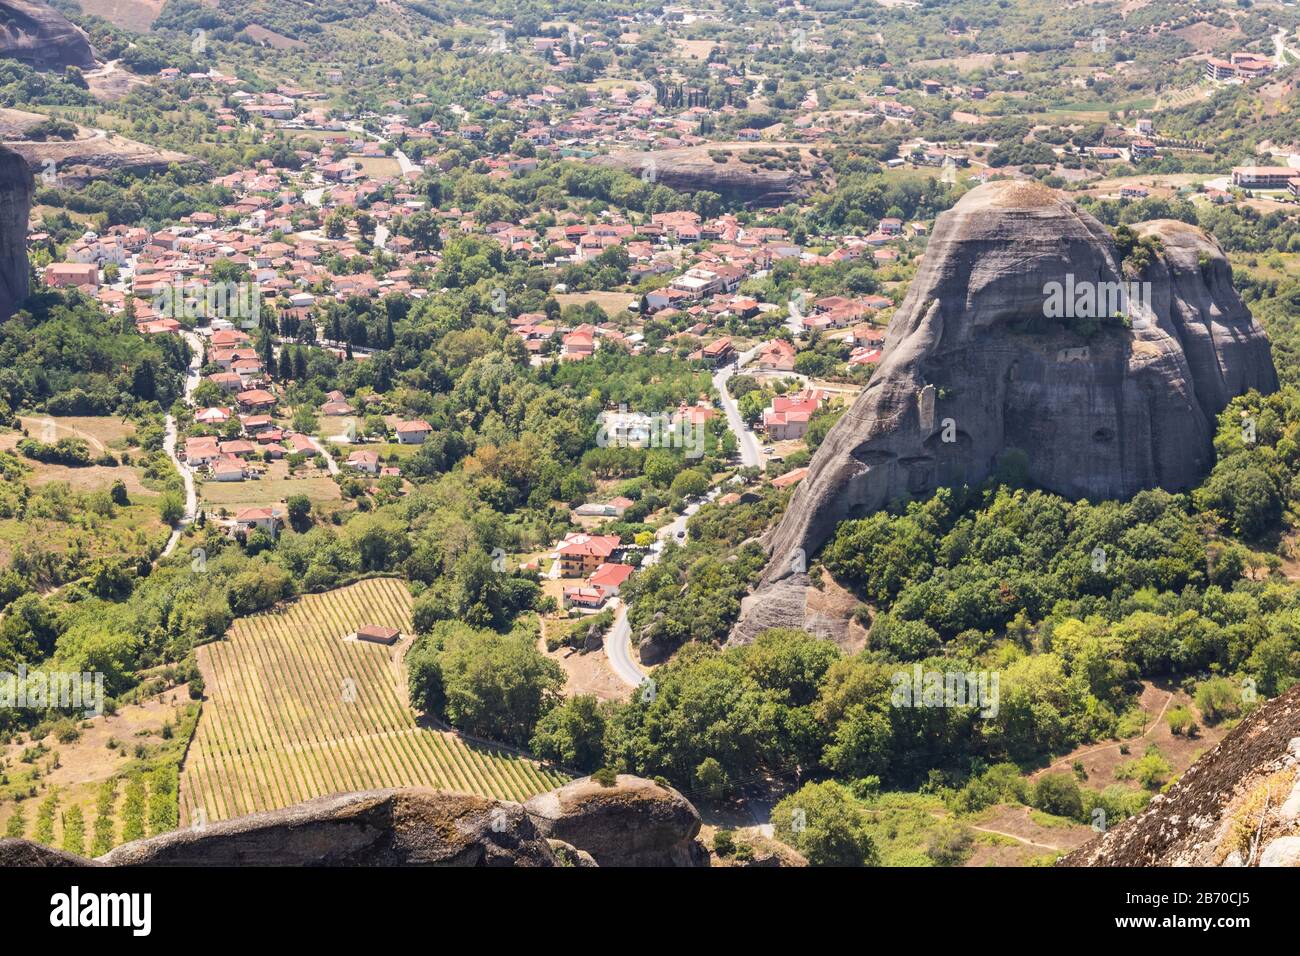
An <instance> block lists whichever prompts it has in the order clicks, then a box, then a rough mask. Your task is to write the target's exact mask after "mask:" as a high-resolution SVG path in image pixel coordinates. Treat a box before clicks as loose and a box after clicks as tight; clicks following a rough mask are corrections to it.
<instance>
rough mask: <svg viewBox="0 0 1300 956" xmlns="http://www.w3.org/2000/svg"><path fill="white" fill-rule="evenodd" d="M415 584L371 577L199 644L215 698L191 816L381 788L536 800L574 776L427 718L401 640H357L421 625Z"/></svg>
mask: <svg viewBox="0 0 1300 956" xmlns="http://www.w3.org/2000/svg"><path fill="white" fill-rule="evenodd" d="M410 613H411V597H410V594H409V592H408V591H407V589H406V586H405V584H404V583H403V582H401V581H398V580H395V579H391V578H372V579H369V580H366V581H361V582H359V583H357V584H354V585H350V586H348V587H345V588H339V589H336V590H334V591H330V592H327V593H325V594H313V595H307V596H305V597H303V598H301V599H300V600H297V601H294V602H292V603H290V604H288V605H286V606H284V607H281V608H277V609H275V610H272V611H267V612H264V613H261V614H256V615H253V616H252V617H247V618H241V619H240V620H238V621H236V622H235V624H234V626H233V627H232V628H231V630H230V633H229V634H228V635H227V639H226V640H223V641H220V642H217V643H215V644H209V645H207V646H205V647H202V648H200V649H199V666H200V669H201V671H202V673H203V677H204V681H205V684H206V687H207V692H208V695H209V700H208V701H207V702H206V703H205V705H204V709H203V718H202V720H201V721H200V722H199V728H198V732H197V734H196V735H195V738H194V744H193V746H192V747H191V748H190V753H189V757H188V758H187V760H186V762H185V768H184V772H183V774H182V778H181V820H182V824H185V823H187V822H188V821H190V820H192V819H195V818H196V816H197V815H198V814H199V813H200V812H201V813H202V814H203V816H204V818H205V819H207V820H209V821H215V820H224V819H228V818H230V817H235V816H241V815H243V814H247V813H254V812H258V811H263V810H273V809H276V808H279V807H285V806H289V805H291V804H294V803H299V802H301V801H303V800H310V799H312V798H314V797H319V796H324V795H327V794H331V793H341V792H347V791H354V790H370V789H376V788H383V787H399V786H407V787H435V788H438V789H442V790H455V791H460V792H462V793H474V794H479V795H482V796H488V797H496V798H504V799H510V800H524V799H527V798H528V797H530V796H532V795H534V794H537V793H540V792H542V791H544V790H549V789H551V788H552V787H555V786H558V785H559V784H561V783H563V782H564V779H565V778H564V776H563V775H561V774H559V773H556V772H555V771H553V770H551V769H549V768H546V767H543V766H541V765H540V764H538V763H536V762H535V761H532V760H528V759H526V758H522V757H518V756H515V755H513V754H511V753H508V752H506V751H504V750H502V749H500V748H495V747H490V746H484V745H479V744H476V743H471V742H469V741H467V740H465V739H464V738H462V737H461V736H459V735H458V734H455V733H451V732H447V731H443V730H438V729H435V728H432V727H429V726H427V725H422V723H421V722H419V721H417V718H416V715H415V713H414V712H413V711H412V709H411V707H410V704H409V703H408V700H407V694H406V680H405V670H404V668H403V667H402V665H401V661H400V653H401V651H402V650H403V649H404V646H405V644H406V643H407V641H408V640H409V638H404V639H403V641H402V643H401V644H399V645H398V646H397V647H394V648H388V647H383V646H380V645H376V644H368V643H362V642H356V641H345V640H344V639H343V638H344V636H345V635H347V634H349V633H351V632H353V631H355V630H356V628H357V627H358V626H359V625H361V624H382V625H386V626H389V627H397V628H399V629H401V630H402V631H403V633H409V631H410V629H411V620H410Z"/></svg>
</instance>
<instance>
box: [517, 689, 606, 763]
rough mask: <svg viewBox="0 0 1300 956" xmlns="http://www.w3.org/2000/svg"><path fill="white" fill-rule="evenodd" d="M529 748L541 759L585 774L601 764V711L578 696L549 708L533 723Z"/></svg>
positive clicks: (595, 703)
mask: <svg viewBox="0 0 1300 956" xmlns="http://www.w3.org/2000/svg"><path fill="white" fill-rule="evenodd" d="M531 749H532V751H533V753H534V754H536V755H537V756H538V757H540V758H541V759H542V760H549V761H551V762H552V763H555V764H558V765H560V766H562V767H573V768H575V769H577V770H584V771H586V772H588V773H590V772H592V771H594V770H596V769H598V768H600V767H602V766H604V763H605V711H604V709H603V708H602V706H601V703H600V701H599V700H598V699H597V698H596V697H594V696H591V695H586V694H580V695H578V696H576V697H572V698H570V699H568V700H566V701H565V702H564V703H562V704H560V705H558V706H556V707H554V708H552V709H551V710H550V712H548V713H547V714H546V715H545V716H544V717H542V718H541V720H539V721H538V722H537V728H536V730H535V731H534V732H533V739H532V744H531Z"/></svg>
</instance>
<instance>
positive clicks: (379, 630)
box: [357, 624, 402, 645]
mask: <svg viewBox="0 0 1300 956" xmlns="http://www.w3.org/2000/svg"><path fill="white" fill-rule="evenodd" d="M401 636H402V634H401V632H400V631H399V630H398V629H397V628H395V627H382V626H381V625H379V624H363V625H361V626H360V627H359V628H357V640H358V641H370V642H371V643H372V644H388V645H392V644H396V643H397V639H398V638H399V637H401Z"/></svg>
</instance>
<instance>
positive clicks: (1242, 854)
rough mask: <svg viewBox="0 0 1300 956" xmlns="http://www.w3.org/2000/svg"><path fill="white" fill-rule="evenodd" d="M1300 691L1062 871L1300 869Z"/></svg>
mask: <svg viewBox="0 0 1300 956" xmlns="http://www.w3.org/2000/svg"><path fill="white" fill-rule="evenodd" d="M1298 770H1300V686H1296V687H1293V688H1291V690H1289V691H1287V692H1286V693H1285V694H1282V695H1281V696H1280V697H1277V698H1275V699H1273V700H1270V701H1267V702H1265V703H1264V704H1262V705H1261V706H1260V707H1259V708H1258V709H1256V710H1255V711H1254V712H1253V713H1251V714H1250V715H1249V716H1247V717H1246V718H1244V719H1243V720H1242V721H1241V723H1240V724H1238V725H1237V726H1236V727H1234V728H1233V730H1232V731H1231V733H1229V734H1228V735H1227V736H1226V737H1224V738H1223V740H1222V741H1220V742H1219V745H1218V746H1217V747H1215V748H1214V749H1213V750H1211V751H1210V752H1209V753H1208V754H1206V755H1205V756H1204V757H1201V758H1200V759H1199V760H1197V761H1196V763H1194V764H1192V766H1191V767H1189V768H1188V770H1187V772H1186V773H1184V774H1183V776H1182V777H1181V778H1180V779H1179V780H1178V782H1177V783H1175V784H1174V785H1173V786H1172V787H1170V788H1169V790H1168V792H1166V793H1163V794H1159V795H1157V796H1156V797H1154V798H1152V801H1151V805H1150V806H1149V807H1148V808H1147V809H1146V810H1144V811H1143V812H1142V813H1140V814H1138V815H1137V816H1135V817H1132V818H1131V819H1128V820H1125V821H1123V822H1122V823H1119V824H1117V825H1115V826H1114V827H1113V828H1111V829H1109V830H1107V831H1106V833H1104V834H1102V835H1101V836H1099V837H1096V838H1094V839H1093V840H1092V841H1091V842H1089V843H1085V844H1084V845H1083V846H1081V847H1079V848H1078V849H1077V850H1074V851H1073V852H1071V853H1069V854H1068V855H1066V856H1064V857H1062V858H1061V860H1060V861H1059V863H1058V864H1057V865H1058V866H1297V865H1300V835H1297V830H1300V821H1297V820H1296V819H1295V817H1294V816H1291V815H1289V814H1288V810H1287V804H1288V803H1289V801H1290V799H1291V796H1292V795H1293V794H1295V793H1296V792H1297V791H1300V777H1298V775H1297V771H1298Z"/></svg>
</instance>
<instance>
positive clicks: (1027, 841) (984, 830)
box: [966, 823, 1068, 853]
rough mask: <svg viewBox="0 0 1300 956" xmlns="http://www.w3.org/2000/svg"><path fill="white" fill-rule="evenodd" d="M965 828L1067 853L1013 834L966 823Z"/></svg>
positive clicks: (1062, 848)
mask: <svg viewBox="0 0 1300 956" xmlns="http://www.w3.org/2000/svg"><path fill="white" fill-rule="evenodd" d="M966 826H968V827H970V828H971V829H972V830H979V831H980V832H981V833H992V834H995V835H997V836H1000V837H1007V838H1008V839H1011V840H1015V841H1017V842H1019V843H1023V844H1025V845H1026V846H1037V847H1042V848H1043V849H1044V850H1051V851H1053V852H1054V853H1065V852H1068V851H1067V850H1066V849H1065V848H1064V847H1059V846H1052V845H1051V844H1050V843H1036V842H1034V841H1033V840H1029V839H1026V838H1025V837H1022V836H1018V835H1017V834H1015V833H1007V832H1006V831H1005V830H994V829H992V828H991V827H977V826H976V825H975V824H973V823H968V824H966Z"/></svg>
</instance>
